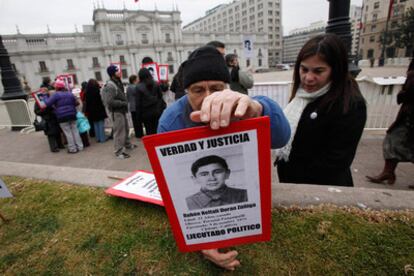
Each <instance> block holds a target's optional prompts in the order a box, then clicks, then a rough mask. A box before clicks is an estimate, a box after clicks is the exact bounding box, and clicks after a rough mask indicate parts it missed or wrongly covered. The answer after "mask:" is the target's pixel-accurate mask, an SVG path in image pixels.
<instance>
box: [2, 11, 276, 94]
mask: <svg viewBox="0 0 414 276" xmlns="http://www.w3.org/2000/svg"><path fill="white" fill-rule="evenodd" d="M244 36H250V37H253V38H254V49H253V56H251V58H249V61H248V62H247V64H251V65H252V66H253V67H254V68H255V69H258V68H267V67H268V45H269V43H268V36H267V35H266V34H265V33H258V32H246V31H243V32H234V31H232V32H227V31H221V32H220V31H218V32H199V31H182V29H181V17H180V12H179V11H178V10H173V11H157V10H155V11H144V10H126V9H123V10H107V9H105V8H96V9H95V10H94V11H93V25H84V26H83V31H82V32H78V31H77V32H74V33H51V32H48V33H44V34H21V33H19V32H18V33H17V34H13V35H4V36H3V43H4V45H5V47H6V49H7V51H8V53H9V55H10V60H11V62H12V66H13V68H14V69H15V71H16V72H17V74H18V76H19V77H20V78H21V79H22V80H26V81H27V82H28V85H29V86H30V87H32V88H33V89H34V88H36V87H39V85H40V83H41V81H42V78H43V77H46V76H49V77H50V78H51V79H54V77H55V76H56V75H59V74H73V75H74V76H75V83H76V84H79V83H80V82H82V81H87V80H88V79H90V78H95V79H97V80H98V81H105V80H106V79H107V74H106V67H107V66H108V65H109V64H110V63H113V62H114V63H115V62H120V63H121V64H122V71H123V72H122V73H123V74H122V75H123V78H124V82H127V78H128V76H129V75H131V74H137V72H138V70H139V69H140V65H141V61H142V59H143V58H144V57H151V58H152V59H153V60H154V61H155V62H158V63H161V64H168V65H169V74H170V76H169V79H170V81H171V80H172V75H173V74H175V73H176V71H177V69H178V67H179V65H180V64H181V63H182V62H183V61H184V60H185V59H186V58H187V57H188V55H189V53H190V52H191V51H192V50H194V49H195V48H197V47H199V46H202V45H204V44H205V43H207V42H209V41H212V40H218V41H221V42H223V43H225V44H226V53H237V54H238V55H239V59H240V64H242V65H244V64H246V61H247V58H246V57H244V56H243V43H242V41H243V37H244ZM259 65H260V66H259Z"/></svg>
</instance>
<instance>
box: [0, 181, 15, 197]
mask: <svg viewBox="0 0 414 276" xmlns="http://www.w3.org/2000/svg"><path fill="white" fill-rule="evenodd" d="M6 197H13V195H12V194H11V193H10V192H9V190H8V189H7V186H6V184H5V183H4V182H3V180H2V179H1V178H0V198H6Z"/></svg>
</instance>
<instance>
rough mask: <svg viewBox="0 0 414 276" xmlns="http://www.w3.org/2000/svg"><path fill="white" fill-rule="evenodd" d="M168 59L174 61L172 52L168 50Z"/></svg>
mask: <svg viewBox="0 0 414 276" xmlns="http://www.w3.org/2000/svg"><path fill="white" fill-rule="evenodd" d="M167 61H174V58H173V55H172V53H171V52H168V54H167Z"/></svg>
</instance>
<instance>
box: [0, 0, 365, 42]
mask: <svg viewBox="0 0 414 276" xmlns="http://www.w3.org/2000/svg"><path fill="white" fill-rule="evenodd" d="M281 1H282V25H283V32H284V34H285V35H287V34H288V32H289V31H291V30H292V29H295V28H300V27H306V26H308V25H309V24H310V23H312V22H316V21H319V20H324V21H327V20H328V12H329V2H328V0H281ZM97 2H98V0H35V1H33V0H30V1H29V0H0V34H2V35H4V34H16V32H17V31H16V25H17V26H18V28H19V30H20V33H22V34H33V33H46V32H47V30H48V27H47V26H49V30H50V31H51V32H52V33H66V32H74V31H75V25H76V26H77V29H78V30H79V31H81V30H82V25H88V24H93V22H92V13H93V7H94V5H95V6H96V5H97V4H96V3H97ZM231 2H232V0H139V1H138V3H135V1H134V0H99V3H101V4H100V5H102V3H103V6H104V7H105V8H107V9H123V8H124V7H126V8H127V9H130V10H135V9H143V10H154V9H155V7H156V8H157V9H158V10H161V11H162V10H172V9H173V6H177V7H178V10H179V11H181V20H182V21H183V22H182V26H184V25H186V24H187V23H190V22H191V21H193V20H195V19H197V18H199V17H202V16H204V15H205V11H206V10H208V9H211V8H213V7H215V6H217V5H219V4H223V3H231ZM351 4H353V5H357V6H361V5H362V0H351Z"/></svg>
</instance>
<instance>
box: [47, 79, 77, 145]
mask: <svg viewBox="0 0 414 276" xmlns="http://www.w3.org/2000/svg"><path fill="white" fill-rule="evenodd" d="M55 89H56V93H54V94H53V95H52V96H51V97H50V98H47V99H46V100H45V103H46V106H47V107H52V106H53V107H54V109H55V114H56V117H57V120H58V122H59V125H60V128H61V129H62V131H63V133H64V134H65V137H66V141H67V142H68V153H77V152H79V151H81V150H83V143H82V140H81V138H80V136H79V131H78V128H77V127H76V112H77V111H76V106H77V105H79V102H78V101H77V100H76V98H75V96H74V95H73V94H72V93H71V92H70V91H66V87H65V83H64V82H63V81H62V80H60V79H58V80H56V81H55Z"/></svg>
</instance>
